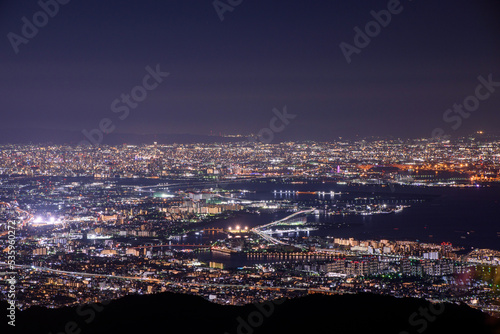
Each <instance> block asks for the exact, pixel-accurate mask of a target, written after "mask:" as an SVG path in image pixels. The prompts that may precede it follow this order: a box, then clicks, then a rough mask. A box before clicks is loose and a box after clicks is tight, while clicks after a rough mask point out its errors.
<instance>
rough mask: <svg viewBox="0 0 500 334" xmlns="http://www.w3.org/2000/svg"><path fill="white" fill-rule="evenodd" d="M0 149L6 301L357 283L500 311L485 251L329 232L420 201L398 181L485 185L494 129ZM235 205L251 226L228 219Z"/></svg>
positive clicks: (493, 183) (299, 291)
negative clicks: (12, 255)
mask: <svg viewBox="0 0 500 334" xmlns="http://www.w3.org/2000/svg"><path fill="white" fill-rule="evenodd" d="M1 152H2V153H1V157H0V158H1V159H0V170H1V176H2V178H1V179H0V196H1V198H2V201H3V202H2V203H0V214H1V219H2V222H3V223H2V227H1V229H2V239H1V243H2V249H3V253H4V254H7V253H8V251H9V239H8V237H7V236H8V234H9V230H10V229H11V227H9V225H8V223H7V222H15V226H16V230H15V231H16V232H15V233H16V238H17V245H16V251H17V254H18V255H17V258H16V259H15V261H12V262H10V261H3V263H2V265H3V268H4V269H5V270H6V271H8V269H9V266H10V265H12V266H11V270H12V269H13V270H14V271H15V272H16V273H17V277H18V279H17V280H18V286H19V289H18V291H17V298H18V306H19V307H20V308H21V309H25V308H28V307H31V306H34V305H39V306H45V307H50V308H54V307H61V306H69V305H74V304H77V305H78V304H82V303H89V302H101V301H104V300H108V299H116V298H119V297H122V296H124V295H127V294H151V293H158V292H165V291H171V292H181V293H186V294H196V295H200V296H203V297H204V298H206V299H208V300H211V301H213V302H216V303H221V304H231V305H243V304H247V303H252V302H258V301H264V300H270V299H277V298H282V297H287V298H290V297H295V296H301V295H306V294H311V293H322V294H342V293H355V292H372V293H377V294H388V295H393V296H398V297H419V298H426V299H429V300H439V301H443V302H444V301H446V302H463V303H466V304H468V305H470V306H472V307H475V308H479V309H481V310H483V311H484V312H488V313H491V314H498V312H499V310H500V309H499V305H498V291H499V287H500V285H499V284H500V282H499V277H500V273H499V272H498V267H499V265H500V249H498V248H496V249H480V248H471V247H466V246H464V245H460V244H452V243H450V242H449V241H448V240H436V242H435V243H432V242H419V241H415V240H411V239H408V238H407V239H406V240H397V239H369V240H361V239H357V238H353V237H344V238H343V237H339V236H337V235H336V233H335V232H333V231H332V230H331V227H332V226H335V227H339V226H342V228H346V226H349V224H346V223H345V221H344V220H343V219H344V218H345V217H351V218H352V219H356V218H357V217H359V218H361V217H371V216H378V215H380V216H386V215H389V216H390V215H404V213H405V211H406V210H407V209H409V208H411V207H412V206H414V205H419V204H420V205H422V203H425V202H430V203H432V200H430V199H429V198H427V197H425V196H419V195H415V196H410V197H408V194H405V193H403V192H402V191H403V190H404V189H407V188H408V187H412V188H414V189H418V188H421V187H423V188H436V187H437V188H440V189H442V188H458V189H467V188H470V189H476V188H477V187H480V188H491V187H498V180H499V171H500V140H498V139H489V140H482V139H479V138H474V137H470V138H464V139H461V140H457V141H432V140H425V139H422V140H411V141H405V142H403V141H382V140H380V141H364V140H363V141H357V142H348V141H345V142H344V141H343V142H333V143H316V142H304V143H294V142H286V143H281V144H258V143H248V142H239V143H230V144H192V145H176V144H174V145H159V144H156V143H155V144H153V145H140V146H134V145H123V146H103V147H94V148H88V147H87V148H85V147H71V146H48V145H6V146H3V147H1ZM264 161H265V162H266V163H264ZM263 185H264V187H262V186H263ZM373 187H376V189H378V190H377V191H376V192H374V191H372V189H374V188H373ZM365 188H367V189H370V190H369V191H366V190H364V189H365ZM322 189H331V190H329V191H328V190H326V191H325V190H322ZM415 194H418V191H417V192H415ZM431 205H432V204H431ZM241 215H246V216H253V217H257V221H258V223H255V222H251V223H252V226H248V222H247V223H245V219H243V221H242V222H241V223H238V219H236V222H235V223H233V221H235V220H234V219H231V218H234V217H240V216H241ZM278 217H279V219H277V218H278ZM228 221H230V223H227V222H228ZM244 224H247V225H246V226H244ZM345 233H346V232H344V234H345ZM347 233H348V231H347ZM497 234H498V235H497V236H496V238H497V240H498V238H500V232H497ZM4 275H5V276H4V278H5V279H8V276H9V273H7V272H6V273H4ZM422 282H425V284H423V283H422ZM34 287H36V288H34Z"/></svg>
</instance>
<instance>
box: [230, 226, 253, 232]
mask: <svg viewBox="0 0 500 334" xmlns="http://www.w3.org/2000/svg"><path fill="white" fill-rule="evenodd" d="M229 231H233V229H232V227H229ZM238 231H248V226H245V228H244V229H242V230H241V229H240V225H236V229H234V232H238Z"/></svg>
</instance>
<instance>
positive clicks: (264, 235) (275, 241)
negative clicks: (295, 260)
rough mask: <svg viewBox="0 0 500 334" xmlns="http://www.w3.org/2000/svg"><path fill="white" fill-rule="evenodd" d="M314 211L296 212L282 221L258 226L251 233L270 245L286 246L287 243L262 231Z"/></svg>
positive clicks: (312, 209)
mask: <svg viewBox="0 0 500 334" xmlns="http://www.w3.org/2000/svg"><path fill="white" fill-rule="evenodd" d="M314 210H316V209H315V208H311V209H309V210H302V211H297V212H295V213H293V214H291V215H289V216H286V217H285V218H283V219H280V220H277V221H275V222H271V223H269V224H265V225H261V226H259V227H255V228H253V229H251V231H252V232H254V233H256V234H258V235H259V236H260V237H261V238H263V239H264V240H266V241H269V242H270V243H273V244H275V245H278V244H279V245H287V243H286V242H283V241H281V240H278V239H276V238H274V237H272V236H271V235H270V234H269V233H266V232H264V231H263V230H265V229H269V228H270V227H272V226H274V225H278V224H280V223H282V222H284V221H286V220H289V219H291V218H293V217H295V216H298V215H301V214H309V213H312V212H314Z"/></svg>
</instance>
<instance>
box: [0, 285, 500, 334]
mask: <svg viewBox="0 0 500 334" xmlns="http://www.w3.org/2000/svg"><path fill="white" fill-rule="evenodd" d="M429 305H430V304H429V303H428V302H427V301H425V300H420V299H398V298H394V297H390V296H380V295H370V294H358V295H336V296H324V295H310V296H307V297H302V298H297V299H292V300H286V301H284V302H283V303H281V304H271V303H270V302H268V303H266V304H259V305H254V304H249V305H246V306H242V307H238V306H222V305H218V304H214V303H211V302H209V301H206V300H204V299H202V298H201V297H197V296H188V295H181V294H172V293H162V294H156V295H144V296H127V297H124V298H121V299H119V300H115V301H112V302H110V303H109V304H107V305H104V306H102V305H99V304H96V305H93V306H92V305H84V306H80V308H77V307H71V308H70V307H65V308H60V309H46V308H42V307H33V308H30V309H28V310H25V311H22V312H20V311H18V312H17V314H16V327H15V331H12V329H13V328H12V327H11V326H8V325H7V321H6V320H8V319H6V318H5V316H4V317H2V318H4V320H2V322H1V324H0V333H16V332H17V333H23V334H30V333H36V334H45V333H52V334H56V333H57V334H59V333H75V334H76V333H80V334H82V333H92V334H100V333H108V334H109V333H174V332H182V333H219V334H224V333H228V334H235V333H242V334H243V333H245V334H250V333H255V334H258V333H350V334H351V333H384V334H391V333H397V334H399V333H420V332H419V330H420V331H421V332H422V333H426V334H431V333H440V334H443V333H471V334H481V333H500V319H497V318H493V317H490V316H488V315H487V314H484V313H482V312H480V311H478V310H475V309H472V308H470V307H468V306H466V305H455V304H445V305H444V308H443V310H438V311H440V312H438V313H439V314H438V315H433V313H432V312H429V311H428V310H429ZM0 307H1V308H2V309H3V310H5V309H6V308H7V303H5V302H2V303H1V305H0ZM273 309H274V310H273ZM419 309H420V310H424V311H425V310H427V313H426V314H427V315H426V316H427V317H428V318H427V319H428V320H426V318H425V317H424V316H420V315H418V312H419ZM415 312H417V313H416V314H415ZM433 312H436V310H434V311H433ZM412 315H413V318H412V321H413V322H410V320H409V318H410V317H411V316H412ZM424 327H425V328H424Z"/></svg>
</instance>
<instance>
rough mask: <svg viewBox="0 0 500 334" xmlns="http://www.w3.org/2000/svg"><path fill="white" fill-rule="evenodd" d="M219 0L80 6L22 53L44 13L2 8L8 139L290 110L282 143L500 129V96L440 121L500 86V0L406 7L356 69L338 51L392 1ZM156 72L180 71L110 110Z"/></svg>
mask: <svg viewBox="0 0 500 334" xmlns="http://www.w3.org/2000/svg"><path fill="white" fill-rule="evenodd" d="M43 1H48V0H43ZM61 1H62V0H61ZM212 2H213V1H212V0H176V1H159V0H136V1H129V0H106V1H103V0H71V1H70V2H69V3H68V4H66V5H61V6H60V8H59V12H58V13H57V14H56V15H55V17H53V18H50V19H49V21H48V23H47V24H46V25H45V26H43V27H41V28H39V32H38V34H37V35H36V36H35V37H33V38H32V39H28V40H29V42H28V43H27V44H21V45H19V52H18V54H16V53H15V52H14V49H13V47H12V45H11V42H10V41H9V38H8V33H9V32H13V33H15V34H18V35H22V33H21V28H22V26H23V22H22V21H21V19H22V17H23V16H26V17H27V18H28V19H29V21H31V22H32V21H33V14H35V13H36V12H38V11H39V10H40V7H39V5H38V4H37V1H32V0H29V1H28V0H23V1H19V0H4V1H1V0H0V31H1V34H2V36H3V37H2V42H1V44H0V47H1V52H0V60H1V61H0V73H1V76H0V102H1V104H0V108H1V113H2V118H1V122H0V130H1V129H19V128H25V129H26V128H29V129H32V128H33V129H40V128H41V129H53V130H54V132H55V133H57V132H58V131H63V130H64V131H76V132H81V131H82V130H83V129H89V130H90V129H92V128H95V127H97V126H98V124H99V122H100V120H101V119H103V118H110V119H111V120H112V121H113V124H114V125H115V132H116V133H138V134H140V133H190V134H209V133H210V131H213V132H214V133H218V132H223V133H243V134H247V133H250V132H257V131H259V130H260V129H262V128H263V127H267V126H269V122H270V120H271V119H272V117H273V116H274V115H273V113H272V109H273V108H278V109H282V108H283V106H285V105H286V106H287V109H288V112H289V113H291V114H295V115H297V117H296V118H295V119H294V120H292V121H291V122H290V124H289V125H288V126H287V127H286V128H285V130H283V132H282V133H280V134H278V135H277V138H296V139H305V138H311V139H319V138H321V139H336V138H337V137H338V136H355V135H358V136H372V135H379V136H385V135H394V136H405V137H407V136H410V137H415V136H427V137H428V136H430V134H431V131H432V130H433V129H434V128H436V127H441V128H443V129H444V130H445V132H446V133H448V134H451V135H461V134H466V133H469V132H471V131H476V130H478V129H484V130H486V131H497V130H499V129H500V87H499V88H498V91H497V92H495V93H492V94H491V96H490V97H489V98H488V99H486V100H485V101H481V102H480V106H479V108H478V109H477V110H476V111H474V112H471V115H470V117H468V118H467V119H463V124H462V125H461V126H460V127H459V128H458V129H457V130H454V129H452V128H451V125H453V124H454V123H452V122H449V123H447V122H445V121H444V120H443V113H444V112H445V111H446V110H447V109H448V108H450V107H452V106H453V104H454V103H462V102H463V101H464V99H465V98H466V97H467V96H469V95H474V93H475V88H476V86H477V85H478V84H479V82H478V79H477V77H478V76H480V75H482V76H484V77H485V78H487V77H488V75H489V74H492V76H493V80H494V81H499V82H500V23H499V22H500V6H499V5H495V3H498V1H486V0H474V1H471V0H440V1H432V0H413V1H410V0H402V1H401V6H402V8H403V10H402V12H401V13H400V14H397V15H393V16H392V20H391V22H390V23H389V25H388V26H387V27H385V28H382V29H381V32H380V33H379V34H378V35H377V36H375V37H373V38H372V40H371V42H370V44H369V45H368V46H367V47H365V48H364V49H362V50H361V52H360V53H359V54H354V55H352V62H351V63H350V64H348V63H347V61H346V59H345V57H344V55H343V54H342V52H341V49H340V47H339V44H340V43H341V42H346V43H349V44H353V39H354V34H355V32H354V30H353V29H354V27H356V26H359V27H360V28H362V29H364V26H365V24H366V23H368V22H369V21H371V20H373V18H372V16H371V15H370V11H372V10H375V11H379V10H383V9H386V8H387V3H388V1H332V0H317V1H272V0H243V1H242V2H241V4H240V5H239V6H237V7H235V8H234V10H233V11H232V12H229V11H228V12H226V13H224V20H223V21H221V20H220V19H219V16H218V15H217V13H216V10H215V9H214V7H213V5H212ZM222 2H228V1H227V0H222ZM233 2H237V1H236V0H233ZM156 64H160V67H161V70H162V71H166V72H169V73H170V76H169V77H167V78H165V79H164V81H163V82H162V83H161V84H160V85H159V86H158V87H157V88H156V89H155V90H152V91H149V92H148V96H147V98H146V99H145V100H144V101H143V102H140V103H139V105H138V106H137V108H135V109H131V110H130V114H129V116H128V117H127V118H126V119H124V120H120V119H119V118H118V116H119V114H115V113H113V112H112V111H111V109H110V105H111V103H112V102H113V101H114V100H115V99H116V98H119V97H120V95H121V94H122V93H130V91H131V89H132V88H133V87H135V86H137V85H142V79H143V77H144V76H145V75H146V73H147V72H146V70H145V67H146V66H148V65H149V66H151V67H155V66H156Z"/></svg>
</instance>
